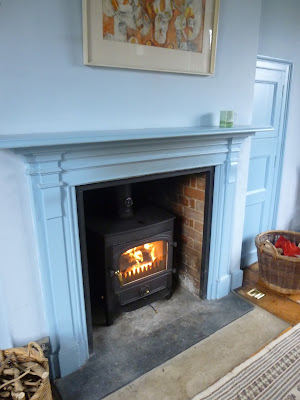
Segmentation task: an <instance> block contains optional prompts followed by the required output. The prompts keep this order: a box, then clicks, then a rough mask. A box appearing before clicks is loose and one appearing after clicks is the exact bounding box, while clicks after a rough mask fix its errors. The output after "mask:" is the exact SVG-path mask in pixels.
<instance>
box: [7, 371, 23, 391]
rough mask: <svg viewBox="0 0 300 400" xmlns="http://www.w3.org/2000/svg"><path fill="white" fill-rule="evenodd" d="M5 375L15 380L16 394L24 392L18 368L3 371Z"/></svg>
mask: <svg viewBox="0 0 300 400" xmlns="http://www.w3.org/2000/svg"><path fill="white" fill-rule="evenodd" d="M3 374H4V375H12V376H13V377H14V378H15V382H14V384H13V385H14V391H15V392H23V390H24V386H23V385H22V382H21V380H20V379H19V376H20V370H19V369H18V368H6V369H4V370H3Z"/></svg>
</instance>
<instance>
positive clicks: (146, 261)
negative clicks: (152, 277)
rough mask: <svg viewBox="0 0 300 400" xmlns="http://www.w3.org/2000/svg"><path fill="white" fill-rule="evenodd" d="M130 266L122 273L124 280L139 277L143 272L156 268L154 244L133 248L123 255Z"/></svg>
mask: <svg viewBox="0 0 300 400" xmlns="http://www.w3.org/2000/svg"><path fill="white" fill-rule="evenodd" d="M122 256H123V257H125V258H126V261H127V263H128V264H129V265H130V267H128V268H127V269H126V270H125V271H122V275H123V276H124V278H128V277H132V276H135V275H139V274H141V273H143V272H146V271H149V270H152V269H154V268H156V262H155V261H156V256H155V245H154V243H146V244H144V245H142V246H138V247H133V248H132V249H129V250H127V251H126V252H125V253H123V255H122Z"/></svg>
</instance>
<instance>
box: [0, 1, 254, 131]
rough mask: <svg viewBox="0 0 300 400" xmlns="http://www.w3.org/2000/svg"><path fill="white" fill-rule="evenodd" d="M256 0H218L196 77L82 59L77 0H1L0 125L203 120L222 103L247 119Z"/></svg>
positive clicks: (71, 126)
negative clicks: (210, 58) (211, 43)
mask: <svg viewBox="0 0 300 400" xmlns="http://www.w3.org/2000/svg"><path fill="white" fill-rule="evenodd" d="M260 3H261V0H244V1H240V0H222V1H221V8H220V25H219V37H218V48H217V60H216V73H215V76H213V77H203V76H192V75H180V74H166V73H153V72H143V71H130V70H121V69H108V68H107V69H103V68H94V67H86V66H83V63H82V32H81V30H82V25H81V0H49V1H46V0H43V1H41V0H26V1H24V0H2V1H1V7H0V38H1V39H0V54H1V63H0V76H1V77H2V83H1V93H2V96H1V100H0V105H1V107H0V121H1V123H0V133H13V132H14V133H16V132H18V133H23V132H44V131H46V132H49V131H70V130H80V129H102V128H108V129H114V128H121V129H122V128H131V127H162V126H193V125H199V124H200V123H201V124H202V125H205V124H207V119H206V118H205V115H206V114H208V113H213V114H214V115H215V117H216V118H215V120H214V122H215V123H217V122H218V118H217V115H218V112H219V110H220V109H222V108H224V107H226V108H233V109H235V110H236V111H237V113H238V115H239V123H240V124H246V123H248V122H249V121H250V119H251V107H252V95H253V79H254V70H255V57H256V53H257V42H258V26H259V17H260ZM3 77H5V79H3ZM3 94H5V96H4V95H3ZM208 122H210V120H209V121H208Z"/></svg>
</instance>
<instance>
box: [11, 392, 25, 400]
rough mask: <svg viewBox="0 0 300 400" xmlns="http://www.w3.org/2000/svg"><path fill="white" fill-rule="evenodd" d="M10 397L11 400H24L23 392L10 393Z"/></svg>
mask: <svg viewBox="0 0 300 400" xmlns="http://www.w3.org/2000/svg"><path fill="white" fill-rule="evenodd" d="M10 395H11V397H12V398H13V400H24V399H25V393H24V392H19V393H16V392H10Z"/></svg>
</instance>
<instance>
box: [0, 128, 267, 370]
mask: <svg viewBox="0 0 300 400" xmlns="http://www.w3.org/2000/svg"><path fill="white" fill-rule="evenodd" d="M265 130H269V128H259V129H258V128H254V127H249V126H246V127H245V126H244V127H243V126H241V127H235V128H227V129H220V128H171V129H141V130H122V131H105V132H104V131H93V132H67V133H51V134H45V133H43V134H22V135H1V136H0V148H6V149H12V150H14V151H15V152H17V153H18V154H20V156H23V157H24V161H25V163H26V173H27V175H28V177H29V184H30V186H31V188H32V190H31V193H32V202H31V204H32V210H33V215H34V220H35V231H36V238H37V242H38V249H39V265H40V271H41V278H42V290H43V295H44V308H45V314H46V318H47V327H48V332H49V336H50V340H51V347H52V354H51V357H50V360H51V368H52V371H53V374H54V376H58V375H59V374H61V375H62V376H64V375H67V374H69V373H70V372H72V371H75V370H76V369H78V368H79V367H80V366H81V365H82V364H83V363H84V362H85V361H86V360H87V359H88V357H89V353H88V341H87V329H86V318H85V303H84V293H83V282H82V267H81V255H80V242H79V233H78V216H77V205H76V186H77V185H85V184H89V183H95V182H104V181H112V180H119V179H122V178H129V177H138V176H139V177H140V176H146V175H150V174H157V173H162V172H169V171H182V170H189V169H193V168H199V167H205V166H214V167H215V177H214V197H213V213H212V227H211V245H210V259H209V276H208V289H207V298H208V299H216V298H221V297H223V296H225V295H227V294H228V293H229V292H230V290H232V289H234V288H237V287H239V286H240V285H241V283H242V277H243V274H242V271H241V270H240V269H239V268H237V269H232V266H231V265H230V252H231V246H232V243H233V241H234V236H235V235H234V232H233V217H234V203H235V187H236V177H237V166H238V159H239V152H240V148H241V144H242V142H243V140H244V139H245V138H246V137H248V136H251V135H253V134H254V133H255V132H257V131H265ZM245 179H247V177H245Z"/></svg>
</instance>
